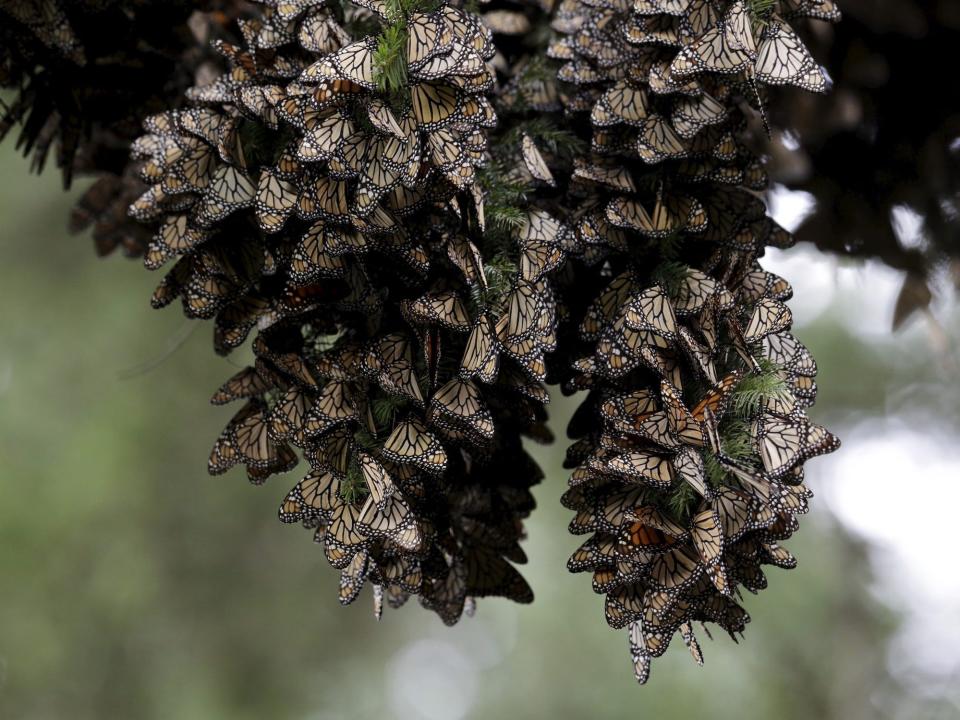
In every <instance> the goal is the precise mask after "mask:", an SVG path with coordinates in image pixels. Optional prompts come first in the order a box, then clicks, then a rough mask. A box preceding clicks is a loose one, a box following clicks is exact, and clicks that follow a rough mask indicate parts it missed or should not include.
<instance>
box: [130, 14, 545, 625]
mask: <svg viewBox="0 0 960 720" xmlns="http://www.w3.org/2000/svg"><path fill="white" fill-rule="evenodd" d="M263 4H264V5H265V6H266V7H265V8H264V12H263V15H262V17H261V18H258V19H248V20H244V21H242V22H241V29H242V32H243V36H244V45H243V46H238V45H233V44H229V43H226V42H223V41H219V42H217V43H216V44H215V46H216V48H217V49H218V50H219V51H220V52H221V53H222V54H223V55H224V56H225V58H226V59H227V61H228V63H229V65H230V69H229V71H228V72H226V73H224V74H223V75H221V76H220V77H219V78H217V79H216V80H215V81H213V82H211V83H209V84H207V85H204V86H199V87H195V88H193V89H191V90H190V91H189V92H188V98H189V99H190V101H191V106H190V107H187V108H184V109H182V110H178V111H172V112H166V113H162V114H159V115H155V116H152V117H150V118H148V119H147V121H146V123H145V127H146V129H147V131H148V133H147V134H146V135H144V136H142V137H141V138H139V139H138V140H137V141H136V142H135V143H134V145H133V151H134V154H135V157H137V158H138V159H139V160H140V161H142V166H141V169H140V175H141V177H142V179H143V180H144V182H146V183H148V184H149V189H148V190H147V192H145V193H144V194H143V195H142V196H141V197H140V198H139V199H138V200H137V201H136V202H135V203H134V204H133V205H132V209H131V210H132V212H133V213H134V214H135V216H136V217H137V218H139V219H141V220H143V221H145V222H149V223H154V224H155V225H156V227H157V232H156V235H155V237H154V239H153V241H152V242H151V243H150V245H149V247H148V250H147V253H146V256H145V260H146V263H147V266H148V267H150V268H158V267H160V266H162V265H164V264H165V263H167V262H168V261H170V260H172V259H173V258H179V259H178V260H177V261H176V263H175V264H174V265H173V267H172V269H171V270H170V271H169V272H168V273H167V275H166V277H165V278H164V280H163V282H162V283H161V285H160V287H159V288H158V290H157V292H156V294H155V295H154V304H155V305H158V306H160V305H165V304H167V303H169V302H172V301H173V300H174V299H175V298H177V297H179V298H180V299H181V302H182V304H183V307H184V310H185V312H186V313H187V314H188V315H189V316H192V317H201V318H214V325H215V343H216V348H217V350H218V351H220V352H224V353H225V352H229V351H230V350H232V349H233V348H235V347H237V346H238V345H240V344H241V343H242V342H244V340H245V339H246V338H247V336H248V334H249V333H250V332H251V330H253V329H254V328H256V329H257V331H258V334H257V337H256V339H255V341H254V343H253V348H254V352H255V354H256V357H257V360H256V364H255V366H254V367H251V368H247V369H245V370H243V371H242V372H240V373H239V374H238V375H236V376H235V377H234V378H232V379H231V380H230V381H228V382H227V383H226V384H225V385H224V387H223V388H222V389H221V390H220V391H219V392H218V394H217V396H216V398H215V402H225V401H228V400H238V399H242V400H244V401H245V404H244V405H243V407H242V408H241V410H240V411H239V412H238V413H237V414H236V415H235V417H234V418H233V419H232V420H231V422H230V423H229V425H228V426H227V428H226V429H225V430H224V432H223V434H222V435H221V437H220V439H219V440H218V441H217V443H216V447H215V448H214V451H213V454H212V456H211V459H210V470H211V472H214V473H219V472H223V471H225V470H227V469H228V468H230V467H232V466H234V465H236V464H243V465H245V466H246V467H247V470H248V474H249V476H250V479H251V480H252V481H254V482H258V483H259V482H263V481H264V480H265V479H266V478H267V477H268V476H270V475H272V474H274V473H279V472H285V471H287V470H290V469H291V468H292V467H293V466H294V465H295V464H296V463H297V455H296V454H295V453H294V451H293V449H292V447H298V448H300V449H301V450H302V451H303V454H304V456H305V457H306V458H307V460H308V461H309V463H310V466H311V469H310V472H309V474H307V475H306V476H305V477H304V478H303V479H302V480H301V481H300V482H298V483H297V484H296V486H294V488H293V489H292V490H291V491H290V493H289V494H288V496H287V498H286V500H285V501H284V502H283V505H282V507H281V509H280V518H281V520H283V521H284V522H301V523H303V524H304V525H306V526H308V527H310V528H312V529H313V530H314V537H315V539H316V540H317V541H318V542H320V543H322V545H323V548H324V552H325V553H326V556H327V559H328V560H329V562H330V564H331V565H333V566H334V567H335V568H338V569H340V570H341V592H340V599H341V601H342V602H344V603H349V602H352V601H353V600H354V599H355V598H356V597H357V593H358V592H359V590H360V588H361V587H362V586H363V584H364V582H365V581H366V580H369V581H370V582H371V583H372V584H373V586H374V589H375V595H374V599H375V603H376V608H377V612H378V613H379V612H380V608H381V607H382V598H383V596H384V595H385V596H386V598H387V600H388V602H389V603H390V604H391V605H400V604H402V603H403V602H404V601H405V600H406V599H407V598H408V597H409V596H410V595H418V596H419V598H420V600H421V602H422V604H423V605H424V606H426V607H428V608H431V609H433V610H435V611H436V612H437V613H438V614H439V615H440V616H441V617H442V618H443V620H444V621H445V622H448V623H453V622H456V621H457V619H458V618H459V617H460V615H461V613H462V612H463V609H464V607H465V606H466V607H468V608H469V607H470V603H471V602H472V598H476V597H482V596H486V595H503V596H506V597H509V598H512V599H514V600H517V601H519V602H529V601H530V600H532V592H531V590H530V588H529V586H528V585H527V583H526V582H525V581H524V580H523V578H522V577H521V576H520V574H519V573H518V572H517V571H516V570H515V569H514V567H513V566H512V565H511V564H510V562H511V561H512V562H523V561H524V559H525V558H524V554H523V551H522V550H521V549H520V547H519V545H518V541H519V540H520V539H521V538H522V536H523V525H522V520H523V518H524V517H526V515H527V514H528V513H529V512H530V511H531V509H532V508H533V498H532V496H531V495H530V492H529V487H530V485H532V484H534V483H535V482H537V481H538V480H539V479H540V474H539V470H538V469H537V467H536V466H535V464H534V463H533V462H532V460H531V459H530V458H529V456H528V455H527V454H526V452H525V451H524V450H523V448H522V446H521V442H520V436H521V434H524V433H526V434H535V435H539V436H542V435H544V434H545V433H546V430H545V428H544V425H543V423H544V420H545V417H546V416H545V412H544V410H543V407H542V405H543V403H544V402H545V401H546V390H545V388H544V387H543V385H542V381H543V379H544V377H545V367H544V359H543V358H544V354H545V353H546V352H548V351H550V350H552V349H553V348H554V347H555V338H554V329H555V310H554V300H553V294H552V290H551V287H550V284H549V283H548V281H547V279H546V274H547V273H548V271H550V270H551V269H553V268H555V267H557V266H558V265H559V264H560V263H561V261H562V260H563V256H564V250H563V248H562V244H563V242H564V234H563V232H562V231H561V227H560V224H559V223H558V222H557V221H556V220H554V219H553V218H552V217H551V216H550V215H549V214H548V213H546V212H544V211H541V210H538V209H536V208H534V207H530V208H526V209H524V210H523V215H522V217H521V218H520V219H519V222H517V223H516V224H515V225H514V226H512V227H511V228H509V231H508V232H505V233H500V234H498V235H497V234H491V235H486V234H485V233H484V228H485V216H484V205H483V199H482V197H481V194H480V190H479V181H478V180H477V166H479V165H480V164H481V163H482V161H483V160H484V159H485V157H486V156H487V154H488V153H487V142H488V140H487V129H488V128H490V127H492V126H493V125H494V124H495V123H496V115H495V113H494V110H493V106H492V104H491V101H490V99H489V98H488V97H487V94H488V93H489V91H490V90H491V89H492V87H493V85H494V81H495V78H494V74H493V71H492V70H491V68H490V66H489V65H488V61H489V60H490V59H491V58H492V57H493V55H494V52H495V50H494V47H493V45H492V43H491V35H490V31H489V30H488V29H486V28H485V27H484V26H483V25H482V24H481V23H480V22H479V20H478V19H477V17H476V16H474V15H471V14H469V13H466V12H463V11H460V10H457V9H456V8H454V7H452V6H449V5H438V6H435V7H433V8H432V9H431V10H429V11H428V12H421V11H419V10H417V9H416V8H414V7H412V6H401V5H397V6H391V5H381V4H371V5H369V6H367V5H364V6H362V7H356V8H349V9H348V13H347V14H346V15H345V16H344V17H341V18H338V17H336V16H335V15H334V14H332V13H331V11H330V10H329V9H328V8H327V7H326V6H325V5H324V4H323V3H321V2H314V1H309V0H304V1H301V2H299V3H291V2H271V3H263ZM348 27H349V28H354V29H355V28H360V29H367V30H372V31H373V32H375V33H377V34H367V35H365V36H363V37H361V39H359V40H351V35H350V33H349V32H348V30H347V28H348ZM396 37H399V39H400V41H401V42H400V43H399V50H400V51H402V52H400V57H399V59H397V58H394V57H393V56H392V55H391V54H390V53H391V52H392V51H393V50H395V49H397V48H394V47H393V46H392V45H391V43H395V42H396ZM388 51H390V52H388ZM384 56H386V58H384ZM385 63H393V66H390V67H391V70H390V71H391V72H399V74H400V76H401V77H402V78H405V81H404V85H403V86H401V87H400V88H399V91H398V88H397V87H396V85H394V86H393V87H387V88H384V83H383V81H382V75H381V73H384V72H386V70H385V69H384V64H385ZM396 63H401V65H400V67H399V70H398V69H397V67H396ZM404 90H405V91H406V92H404ZM238 239H242V240H241V241H239V242H238ZM501 356H504V359H503V361H502V362H501Z"/></svg>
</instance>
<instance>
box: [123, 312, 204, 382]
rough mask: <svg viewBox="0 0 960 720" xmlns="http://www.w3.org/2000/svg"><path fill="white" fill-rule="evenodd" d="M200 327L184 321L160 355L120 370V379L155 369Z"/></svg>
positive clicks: (131, 377)
mask: <svg viewBox="0 0 960 720" xmlns="http://www.w3.org/2000/svg"><path fill="white" fill-rule="evenodd" d="M198 327H199V323H195V322H188V323H184V324H183V325H182V326H181V327H180V329H179V330H178V331H177V332H176V333H175V334H174V336H173V337H172V338H171V339H170V340H169V341H168V344H167V347H166V349H165V350H164V351H163V352H162V353H160V355H159V356H157V357H155V358H154V359H152V360H147V361H146V362H142V363H140V364H139V365H134V366H133V367H130V368H127V369H126V370H120V371H119V372H118V373H117V377H118V378H119V379H120V380H132V379H133V378H135V377H139V376H140V375H144V374H146V373H148V372H150V371H151V370H154V369H156V368H158V367H160V365H162V364H163V363H164V362H166V361H167V360H168V359H169V358H170V357H171V356H172V355H173V354H174V353H175V352H177V350H179V349H180V348H181V347H183V345H184V343H186V342H187V340H188V339H189V338H190V336H191V335H193V331H194V330H196V329H197V328H198Z"/></svg>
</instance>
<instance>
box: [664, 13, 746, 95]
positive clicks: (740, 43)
mask: <svg viewBox="0 0 960 720" xmlns="http://www.w3.org/2000/svg"><path fill="white" fill-rule="evenodd" d="M750 25H751V23H750V16H749V13H748V12H747V9H746V7H745V5H744V3H743V0H736V2H734V3H732V4H731V5H730V7H729V9H728V10H727V14H726V15H725V16H724V17H723V18H722V19H721V20H720V21H719V22H718V23H717V24H716V25H715V26H714V27H713V28H712V29H710V30H708V31H707V32H705V33H704V34H703V35H701V36H700V38H699V39H698V40H697V41H696V42H694V43H692V44H690V45H687V46H685V47H684V48H682V49H681V50H680V52H679V53H678V54H677V56H676V57H675V58H674V59H673V62H672V63H671V64H670V73H671V75H673V76H675V77H677V78H679V79H681V80H682V79H685V78H688V77H690V76H691V75H694V74H696V73H700V72H716V73H722V74H725V75H733V74H736V73H739V72H741V71H743V70H744V69H745V68H746V69H749V68H750V67H752V64H753V62H754V61H755V60H756V57H757V49H756V42H755V40H754V37H753V31H752V29H751V27H750Z"/></svg>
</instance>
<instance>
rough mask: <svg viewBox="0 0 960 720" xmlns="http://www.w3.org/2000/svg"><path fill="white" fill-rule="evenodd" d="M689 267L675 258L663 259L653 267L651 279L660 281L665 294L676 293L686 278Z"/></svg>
mask: <svg viewBox="0 0 960 720" xmlns="http://www.w3.org/2000/svg"><path fill="white" fill-rule="evenodd" d="M689 272H690V268H689V267H688V266H687V265H684V264H683V263H681V262H677V261H676V260H665V261H663V262H662V263H660V264H659V265H657V266H656V267H655V268H654V269H653V273H652V275H653V280H654V281H655V282H658V283H660V285H661V286H662V287H663V289H664V290H665V291H666V293H667V295H671V296H672V295H676V294H677V293H678V292H679V291H680V287H681V286H682V285H683V281H684V280H686V279H687V275H688V274H689Z"/></svg>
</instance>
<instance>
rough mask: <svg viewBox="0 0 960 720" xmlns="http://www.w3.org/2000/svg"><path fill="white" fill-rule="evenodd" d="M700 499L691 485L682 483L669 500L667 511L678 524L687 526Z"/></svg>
mask: <svg viewBox="0 0 960 720" xmlns="http://www.w3.org/2000/svg"><path fill="white" fill-rule="evenodd" d="M698 497H699V496H698V495H697V493H696V491H695V490H694V489H693V486H692V485H691V484H690V483H688V482H681V483H680V484H679V485H678V486H677V488H676V489H675V490H674V491H673V492H672V493H671V494H670V497H669V498H668V499H667V506H668V508H667V509H668V510H669V511H670V514H671V515H672V516H673V518H674V519H675V520H676V521H677V522H679V523H682V524H686V521H687V520H688V519H689V518H690V515H691V514H692V513H693V509H694V507H695V506H696V503H697V498H698Z"/></svg>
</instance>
